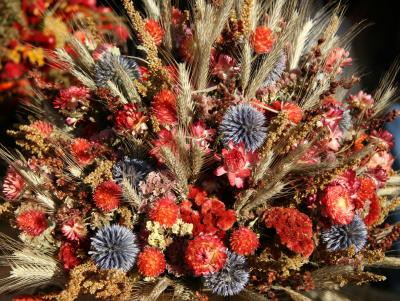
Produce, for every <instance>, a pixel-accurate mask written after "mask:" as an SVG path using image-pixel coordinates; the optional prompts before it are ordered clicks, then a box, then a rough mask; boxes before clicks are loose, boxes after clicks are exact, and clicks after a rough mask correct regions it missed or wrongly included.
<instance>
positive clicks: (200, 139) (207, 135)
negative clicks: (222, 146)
mask: <svg viewBox="0 0 400 301" xmlns="http://www.w3.org/2000/svg"><path fill="white" fill-rule="evenodd" d="M191 129H192V135H193V140H194V141H195V142H196V143H197V144H198V145H199V146H200V147H201V148H202V149H204V150H205V151H207V152H208V151H210V149H209V146H210V145H209V142H211V141H213V138H214V136H215V133H216V132H217V131H216V130H215V129H206V126H205V124H204V121H202V120H200V121H198V122H196V123H195V124H193V125H192V128H191Z"/></svg>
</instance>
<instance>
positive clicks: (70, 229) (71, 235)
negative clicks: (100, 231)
mask: <svg viewBox="0 0 400 301" xmlns="http://www.w3.org/2000/svg"><path fill="white" fill-rule="evenodd" d="M61 232H62V233H63V234H64V236H65V237H66V238H67V239H69V240H77V241H79V240H81V239H82V238H83V237H85V236H86V227H85V225H84V224H83V222H82V220H80V218H71V219H70V220H68V221H67V222H66V223H64V224H63V225H62V227H61Z"/></svg>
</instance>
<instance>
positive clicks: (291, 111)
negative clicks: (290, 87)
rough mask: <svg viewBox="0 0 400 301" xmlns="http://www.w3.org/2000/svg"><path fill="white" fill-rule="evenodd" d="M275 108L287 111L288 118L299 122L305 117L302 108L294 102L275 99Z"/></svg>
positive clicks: (273, 105) (273, 104)
mask: <svg viewBox="0 0 400 301" xmlns="http://www.w3.org/2000/svg"><path fill="white" fill-rule="evenodd" d="M271 107H272V108H273V109H274V110H277V111H282V112H286V113H287V116H288V119H289V120H290V121H291V122H293V123H295V124H297V123H299V122H300V121H301V120H302V119H303V112H302V110H301V108H300V107H299V106H298V105H297V104H295V103H292V102H283V101H274V102H273V103H272V104H271Z"/></svg>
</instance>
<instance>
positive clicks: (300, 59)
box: [0, 0, 400, 301]
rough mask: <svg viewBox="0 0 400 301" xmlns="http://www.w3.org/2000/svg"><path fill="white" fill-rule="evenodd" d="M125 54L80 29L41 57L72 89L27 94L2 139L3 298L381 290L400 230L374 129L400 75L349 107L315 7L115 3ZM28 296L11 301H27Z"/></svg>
mask: <svg viewBox="0 0 400 301" xmlns="http://www.w3.org/2000/svg"><path fill="white" fill-rule="evenodd" d="M123 3H124V6H125V9H126V12H127V15H128V16H129V20H130V22H131V25H132V28H133V32H134V38H135V39H136V40H137V41H138V44H137V52H138V53H139V55H138V56H135V57H133V56H129V55H124V54H122V53H121V51H120V50H119V49H118V47H116V46H115V45H113V44H112V43H110V42H109V41H105V40H104V39H101V38H99V37H98V36H96V37H95V36H93V32H90V31H88V32H86V34H85V39H84V41H81V40H79V39H78V38H77V37H76V36H74V35H71V36H70V37H69V39H68V45H69V48H57V49H56V50H55V51H54V56H55V57H57V62H58V64H59V65H62V66H63V67H64V68H65V69H66V70H68V72H70V74H71V75H72V76H74V77H75V82H73V83H72V84H71V86H69V87H67V88H65V89H62V90H60V91H59V89H57V87H56V86H51V85H49V86H46V87H45V88H43V87H40V86H37V87H36V88H37V97H36V100H35V101H34V102H32V103H31V104H30V110H29V114H30V115H29V122H28V123H27V124H19V125H17V126H16V128H15V129H13V130H9V131H8V133H9V134H10V135H11V136H12V137H14V138H15V141H16V144H17V149H16V150H15V151H12V152H11V151H9V150H6V149H4V148H3V149H2V150H1V155H2V157H3V158H4V160H6V161H7V162H8V164H9V169H8V172H7V174H6V176H5V178H4V180H3V197H4V202H3V203H2V204H1V207H0V209H1V210H0V212H1V213H2V216H3V217H4V218H5V219H6V218H7V219H9V220H10V221H11V224H12V225H13V226H14V227H15V228H16V229H19V230H20V236H19V239H20V241H15V240H13V239H11V238H9V237H7V236H6V235H4V234H1V236H0V244H1V246H2V252H3V254H2V257H1V261H2V264H3V265H7V266H9V268H10V275H9V276H8V277H7V278H4V279H2V280H0V287H1V288H0V293H5V292H10V291H15V290H18V289H21V288H25V287H27V286H30V287H37V288H39V287H40V288H42V289H40V290H38V291H37V293H36V294H35V295H34V296H26V297H16V298H14V300H62V301H72V300H77V298H78V297H79V296H80V295H81V294H91V295H93V296H95V297H96V298H98V299H102V300H158V299H159V298H161V297H164V298H166V299H168V298H169V299H174V300H207V298H209V296H222V297H226V296H235V295H238V296H246V297H247V298H249V299H251V300H266V299H267V298H268V299H272V300H276V299H278V297H279V295H281V294H286V295H288V296H289V297H291V298H292V299H294V300H308V298H307V297H306V296H305V295H303V294H302V292H304V291H307V290H311V289H314V288H323V289H335V288H337V287H340V286H343V285H346V284H347V283H357V284H362V283H365V282H369V281H380V280H382V279H384V277H382V276H380V275H376V274H374V273H372V272H371V271H369V270H368V268H369V267H373V266H379V265H384V266H387V265H395V266H399V261H398V259H396V258H392V257H390V256H386V254H385V252H386V251H387V250H388V249H389V248H390V246H391V245H392V243H393V242H394V240H396V239H397V238H398V237H399V235H400V227H399V225H384V224H383V222H384V220H385V217H386V216H387V215H388V214H389V212H391V211H393V210H394V209H395V208H396V207H397V206H398V205H399V204H400V198H399V185H400V177H399V175H398V174H397V173H396V172H395V171H393V169H392V168H391V165H392V162H393V157H392V155H391V154H390V151H391V148H392V146H393V139H392V138H393V137H392V135H391V134H390V133H389V132H387V131H385V130H384V128H383V125H384V123H385V122H387V121H390V120H393V119H394V118H396V117H397V115H398V112H396V111H393V112H387V108H388V107H389V105H390V104H391V103H393V102H394V101H396V100H397V98H398V96H399V90H398V88H397V87H395V86H394V77H395V75H396V73H397V71H398V68H399V64H398V62H396V63H395V64H394V65H393V67H392V68H391V69H390V70H389V71H388V73H387V75H385V77H384V78H383V79H382V81H381V83H380V85H379V87H377V89H376V91H375V92H374V93H373V94H371V95H370V94H367V93H366V92H363V91H360V92H358V93H350V92H349V89H351V88H352V87H353V86H354V84H356V83H357V82H358V80H359V78H358V77H357V76H356V75H352V74H350V75H348V74H347V73H346V72H345V71H346V67H347V66H349V65H350V64H351V63H352V59H351V58H350V56H349V51H348V49H349V45H350V42H351V39H352V37H353V36H354V35H355V34H357V33H358V32H359V31H360V30H361V28H362V26H363V25H362V24H361V25H360V24H359V25H356V26H354V27H353V28H351V30H349V31H348V32H347V34H346V35H344V36H339V35H338V28H339V27H340V24H341V21H342V13H343V8H342V7H340V6H327V7H324V8H322V9H321V10H320V11H318V12H317V13H316V14H315V15H311V11H312V9H311V1H296V0H290V1H283V0H276V1H268V4H265V2H264V1H257V0H240V1H234V0H221V1H206V0H195V1H193V3H192V6H191V8H190V9H189V10H187V11H185V10H181V9H179V8H178V7H173V6H172V5H171V1H170V0H165V1H159V2H158V1H154V0H144V1H143V3H144V5H145V7H146V13H147V16H146V17H145V18H144V17H142V15H141V14H140V13H139V12H138V10H137V9H136V8H135V7H134V5H133V4H132V3H131V2H130V1H129V0H125V1H123ZM23 298H25V299H23Z"/></svg>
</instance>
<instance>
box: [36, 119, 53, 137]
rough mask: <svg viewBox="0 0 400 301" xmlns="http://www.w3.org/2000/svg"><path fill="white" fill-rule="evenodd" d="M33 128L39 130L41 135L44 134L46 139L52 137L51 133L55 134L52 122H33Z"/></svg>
mask: <svg viewBox="0 0 400 301" xmlns="http://www.w3.org/2000/svg"><path fill="white" fill-rule="evenodd" d="M31 127H33V128H35V129H37V130H39V132H40V134H42V135H43V137H45V138H48V137H50V135H51V133H52V132H53V125H52V124H51V123H50V122H47V121H43V120H36V121H34V122H32V123H31Z"/></svg>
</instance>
